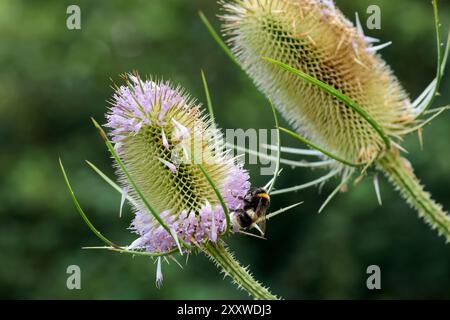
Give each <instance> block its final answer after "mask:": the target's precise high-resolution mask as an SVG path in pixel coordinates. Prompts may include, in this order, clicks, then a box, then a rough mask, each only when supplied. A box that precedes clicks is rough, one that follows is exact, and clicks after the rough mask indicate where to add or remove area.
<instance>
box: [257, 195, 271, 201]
mask: <svg viewBox="0 0 450 320" xmlns="http://www.w3.org/2000/svg"><path fill="white" fill-rule="evenodd" d="M256 196H257V197H259V198H266V199H267V200H269V199H270V196H269V195H268V194H267V193H258V194H257V195H256Z"/></svg>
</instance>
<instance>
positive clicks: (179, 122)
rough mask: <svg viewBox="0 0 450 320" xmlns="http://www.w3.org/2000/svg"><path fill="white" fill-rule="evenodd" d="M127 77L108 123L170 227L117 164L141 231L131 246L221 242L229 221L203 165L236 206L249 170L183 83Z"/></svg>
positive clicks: (151, 248) (165, 248)
mask: <svg viewBox="0 0 450 320" xmlns="http://www.w3.org/2000/svg"><path fill="white" fill-rule="evenodd" d="M126 82H127V85H123V86H121V87H119V88H117V89H116V92H115V94H114V97H113V100H112V101H111V105H112V106H111V107H110V109H109V112H108V114H107V124H106V126H107V127H108V128H110V136H111V140H112V141H113V142H114V144H115V149H116V150H117V153H118V155H119V156H120V158H121V159H122V161H123V163H124V165H125V166H126V168H127V171H128V173H129V175H130V176H131V178H132V179H133V180H134V183H135V184H136V186H137V187H138V188H139V190H141V192H142V195H143V196H144V197H145V198H146V199H149V200H150V201H151V203H152V206H153V208H154V209H155V210H156V212H158V213H159V215H160V217H161V219H162V220H163V221H164V222H165V223H166V224H167V226H168V227H169V229H170V232H168V231H167V230H166V229H165V228H164V227H163V226H162V225H161V224H160V223H159V221H157V220H156V219H155V218H154V217H153V216H152V215H151V214H150V213H149V212H148V209H147V208H146V206H145V204H144V203H143V202H142V199H141V198H140V197H139V195H138V194H136V191H135V190H134V189H135V188H133V186H130V185H129V181H128V177H127V176H126V175H124V173H123V171H122V170H121V169H120V168H119V167H118V170H117V173H118V175H119V177H120V182H121V185H122V187H123V188H124V190H126V191H127V193H129V194H128V195H129V196H130V197H131V198H132V199H133V204H134V210H135V214H136V215H135V218H134V220H133V222H132V224H131V229H132V230H133V231H134V232H136V233H137V234H138V236H139V237H138V239H136V241H134V242H133V243H132V244H131V246H130V249H145V250H146V251H147V252H152V253H164V252H169V251H171V250H173V249H176V248H177V247H179V248H180V249H181V246H180V243H179V241H181V242H184V243H186V244H188V245H192V246H199V245H200V244H202V243H204V242H207V241H212V242H217V241H218V239H219V238H220V237H221V235H222V234H223V233H224V232H225V230H226V228H227V221H226V217H225V213H224V210H223V207H222V205H221V203H220V202H219V200H218V197H217V195H216V194H215V192H214V191H213V189H212V187H211V185H210V183H209V182H208V180H207V177H206V176H205V174H204V173H203V172H202V171H201V169H200V167H199V166H198V164H199V163H201V164H202V166H203V168H204V170H205V171H206V172H207V173H208V175H209V177H210V178H211V179H212V181H214V183H215V184H216V186H217V188H218V189H219V191H220V193H221V194H222V196H223V199H224V201H225V204H226V206H227V208H228V210H230V211H231V210H235V209H238V208H240V206H241V205H242V203H241V202H242V201H241V200H239V199H240V197H244V196H245V195H246V193H247V192H248V190H249V188H250V183H249V175H248V173H247V172H246V171H245V170H244V169H243V167H242V165H241V164H238V163H237V162H236V160H235V158H233V157H232V156H231V155H230V154H229V152H228V150H227V149H226V148H225V146H224V139H223V137H222V135H221V133H220V131H219V130H218V129H217V128H216V127H215V126H213V124H212V122H211V120H210V119H209V117H208V116H207V115H206V114H205V113H203V112H202V111H201V109H200V107H199V106H198V105H197V104H196V102H195V101H194V100H193V99H192V98H190V97H189V95H187V94H186V93H185V92H184V90H183V89H181V88H180V87H174V86H172V85H171V84H170V83H168V82H164V81H155V80H151V79H149V80H145V81H144V80H142V79H141V78H140V77H139V76H138V75H128V76H127V77H126ZM233 230H234V231H237V226H234V228H233ZM178 238H179V240H178ZM181 250H183V251H185V250H186V249H185V248H183V249H181Z"/></svg>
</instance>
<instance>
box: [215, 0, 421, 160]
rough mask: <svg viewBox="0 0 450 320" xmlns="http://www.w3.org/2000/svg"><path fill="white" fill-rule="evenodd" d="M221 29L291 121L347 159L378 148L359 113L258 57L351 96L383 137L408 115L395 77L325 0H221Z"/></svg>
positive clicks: (410, 118)
mask: <svg viewBox="0 0 450 320" xmlns="http://www.w3.org/2000/svg"><path fill="white" fill-rule="evenodd" d="M222 6H223V8H224V10H225V14H223V16H222V18H223V21H224V26H223V31H224V32H225V34H227V35H228V37H229V38H228V41H229V44H230V46H231V47H232V50H233V52H234V54H235V55H236V57H237V59H238V61H239V62H240V63H241V65H242V66H243V68H244V69H245V71H246V72H247V73H248V74H249V75H250V77H251V78H252V79H253V80H254V82H255V84H256V85H257V87H258V88H259V89H260V90H261V91H262V92H263V93H264V94H265V95H266V96H268V97H269V98H270V99H271V100H272V101H273V103H274V104H275V106H276V107H277V108H278V110H279V111H280V112H281V113H282V114H283V115H284V117H285V118H286V119H287V120H288V121H289V122H290V123H291V125H292V126H293V127H294V128H295V129H296V130H297V131H299V132H300V133H301V134H302V135H304V136H306V137H307V138H309V139H310V140H312V141H313V142H315V143H316V144H318V145H319V146H320V147H322V148H323V149H325V150H328V151H329V152H332V153H334V154H336V155H338V156H340V157H341V158H343V159H346V160H348V161H352V162H355V163H362V162H369V161H371V160H373V159H374V158H375V157H376V156H377V155H378V154H379V152H380V151H382V150H383V149H384V148H385V145H384V143H383V140H382V138H381V137H380V135H379V134H378V133H377V132H376V131H375V130H374V128H373V127H372V126H371V125H370V124H369V123H368V122H367V121H365V120H364V119H363V118H361V116H360V115H358V114H357V113H356V112H355V111H353V110H352V109H351V108H349V107H347V106H346V105H345V104H344V103H342V102H340V101H339V100H337V99H336V98H335V97H333V96H331V95H330V94H327V93H325V92H323V91H322V90H321V89H319V88H317V87H315V86H313V85H312V84H309V83H307V82H306V81H304V80H302V79H300V78H299V77H297V76H295V75H293V74H292V73H289V72H288V71H285V70H282V69H281V68H279V67H278V66H275V65H273V64H271V63H269V62H267V61H264V60H263V59H262V57H269V58H273V59H275V60H278V61H280V62H283V63H285V64H287V65H289V66H291V67H293V68H295V69H298V70H300V71H302V72H304V73H306V74H308V75H310V76H312V77H314V78H317V79H318V80H321V81H322V82H324V83H326V84H328V85H330V86H332V87H334V88H335V89H338V90H340V91H341V92H342V93H343V94H345V95H347V96H348V97H350V98H351V99H352V100H353V101H355V102H356V103H358V104H359V105H360V106H362V107H363V109H364V110H365V111H366V112H367V113H368V114H369V115H370V116H371V117H372V118H373V119H374V120H375V121H377V122H378V123H379V124H380V126H381V127H382V129H383V130H384V132H385V133H386V134H387V135H389V136H390V137H391V138H400V136H401V132H402V131H404V130H405V128H407V127H409V126H410V125H411V124H412V123H414V121H415V116H414V113H413V112H412V105H411V102H410V100H409V99H408V96H407V94H406V93H405V91H404V90H403V88H402V86H401V85H400V83H399V81H398V80H397V78H396V77H395V76H394V74H393V73H392V71H391V69H390V68H389V66H387V65H386V63H385V62H384V61H383V59H382V58H381V56H380V55H378V54H376V52H375V51H374V50H373V49H371V48H372V45H371V44H370V43H369V41H368V40H367V38H366V37H365V36H364V35H363V34H362V33H361V32H360V31H358V29H357V28H355V27H354V26H353V24H352V23H351V22H350V21H348V20H347V19H346V18H345V17H344V15H343V14H342V13H341V12H340V11H339V9H337V8H336V7H334V5H333V3H332V1H319V0H242V1H223V2H222Z"/></svg>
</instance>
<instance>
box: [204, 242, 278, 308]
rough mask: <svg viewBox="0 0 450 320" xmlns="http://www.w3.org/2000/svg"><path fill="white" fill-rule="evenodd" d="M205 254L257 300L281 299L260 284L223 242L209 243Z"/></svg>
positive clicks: (205, 246)
mask: <svg viewBox="0 0 450 320" xmlns="http://www.w3.org/2000/svg"><path fill="white" fill-rule="evenodd" d="M203 252H204V253H205V254H206V255H207V256H208V257H209V258H210V259H211V260H213V261H214V262H215V264H216V265H217V267H218V268H219V269H222V270H223V272H224V273H225V274H226V275H228V276H230V277H231V278H232V279H233V282H234V283H235V284H237V285H238V286H239V287H240V288H242V289H244V290H246V291H247V292H248V293H249V294H250V295H252V296H253V297H254V298H255V299H258V300H278V299H279V298H277V297H276V296H274V295H273V294H271V293H270V292H269V290H268V289H266V288H264V287H263V286H262V285H261V284H260V283H258V282H257V281H256V280H255V279H254V278H253V277H252V275H251V274H250V273H249V272H248V271H247V269H246V268H243V267H242V266H241V265H240V264H239V262H238V261H237V260H236V259H235V258H234V257H233V255H232V254H231V252H230V251H228V249H227V248H226V247H225V246H224V243H223V242H222V241H218V242H217V243H211V242H210V243H207V244H206V245H204V246H203Z"/></svg>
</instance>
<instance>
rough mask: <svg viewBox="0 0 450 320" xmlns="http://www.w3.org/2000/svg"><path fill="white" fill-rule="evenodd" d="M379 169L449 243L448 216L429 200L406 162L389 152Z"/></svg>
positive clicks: (427, 194) (449, 220)
mask: <svg viewBox="0 0 450 320" xmlns="http://www.w3.org/2000/svg"><path fill="white" fill-rule="evenodd" d="M378 164H379V167H380V169H381V170H382V171H384V173H385V174H386V176H387V177H388V179H389V180H390V181H391V183H392V184H393V185H394V186H395V187H396V188H397V189H398V190H399V191H400V193H401V194H402V196H403V197H404V198H405V200H406V201H407V202H408V204H410V205H411V206H412V207H413V208H414V209H416V210H417V212H418V213H419V217H421V218H423V219H424V220H425V222H426V223H428V224H429V225H430V226H431V228H432V229H436V230H437V232H438V233H439V235H443V236H444V237H445V238H446V241H447V242H449V241H450V216H449V215H448V214H447V213H446V212H445V211H444V210H443V208H442V206H441V205H440V204H438V203H436V202H434V201H433V199H431V195H430V194H429V193H428V192H426V191H425V190H424V187H423V186H422V185H421V184H420V181H419V179H418V178H417V177H416V176H415V175H414V172H413V168H412V167H411V165H410V164H409V162H408V160H406V159H405V158H403V157H401V156H400V155H399V154H398V153H397V152H391V153H389V154H388V155H386V156H385V157H384V158H382V159H381V160H380V161H379V163H378Z"/></svg>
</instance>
